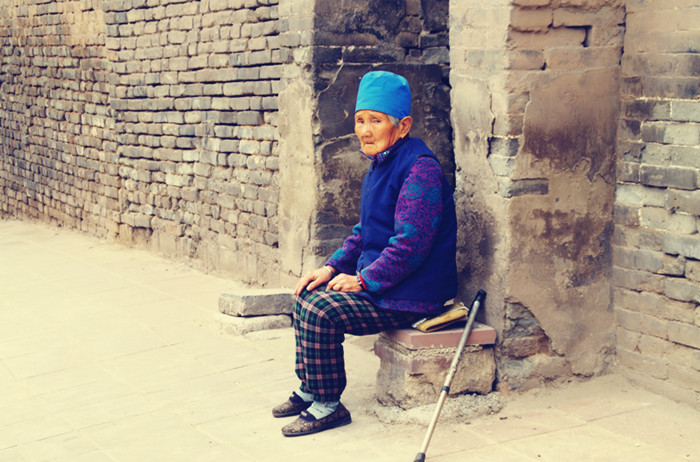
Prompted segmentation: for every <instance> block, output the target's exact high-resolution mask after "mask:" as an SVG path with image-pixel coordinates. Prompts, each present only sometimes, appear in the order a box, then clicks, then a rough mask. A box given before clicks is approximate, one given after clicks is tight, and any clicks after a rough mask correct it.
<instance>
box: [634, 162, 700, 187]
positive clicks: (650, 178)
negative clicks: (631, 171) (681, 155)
mask: <svg viewBox="0 0 700 462" xmlns="http://www.w3.org/2000/svg"><path fill="white" fill-rule="evenodd" d="M639 175H640V180H641V182H642V184H645V185H648V186H658V187H668V188H678V189H686V190H692V189H695V188H696V187H697V180H696V178H697V172H696V171H695V170H694V169H689V168H680V167H661V166H657V165H642V166H641V167H640V171H639Z"/></svg>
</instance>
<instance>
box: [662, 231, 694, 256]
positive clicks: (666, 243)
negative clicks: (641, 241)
mask: <svg viewBox="0 0 700 462" xmlns="http://www.w3.org/2000/svg"><path fill="white" fill-rule="evenodd" d="M663 251H664V252H666V253H668V254H670V255H682V256H684V257H687V258H692V259H694V260H700V235H698V234H695V235H692V236H681V235H676V234H665V235H664V236H663Z"/></svg>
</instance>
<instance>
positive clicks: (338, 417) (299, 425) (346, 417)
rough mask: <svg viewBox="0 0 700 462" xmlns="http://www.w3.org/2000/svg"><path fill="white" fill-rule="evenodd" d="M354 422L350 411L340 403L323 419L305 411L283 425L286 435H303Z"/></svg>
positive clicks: (283, 432) (283, 431)
mask: <svg viewBox="0 0 700 462" xmlns="http://www.w3.org/2000/svg"><path fill="white" fill-rule="evenodd" d="M350 422H352V419H351V418H350V411H348V410H347V409H345V406H343V405H342V404H338V409H336V410H335V411H333V412H332V413H330V414H328V415H327V416H326V417H324V418H322V419H316V417H314V416H313V415H311V413H309V412H308V411H303V412H302V413H301V415H300V416H299V417H298V418H297V420H295V421H294V422H292V423H290V424H289V425H285V426H284V427H282V434H283V435H284V436H302V435H310V434H311V433H318V432H322V431H324V430H330V429H331V428H336V427H342V426H343V425H347V424H349V423H350Z"/></svg>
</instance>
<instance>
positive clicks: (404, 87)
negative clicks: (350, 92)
mask: <svg viewBox="0 0 700 462" xmlns="http://www.w3.org/2000/svg"><path fill="white" fill-rule="evenodd" d="M363 109H368V110H370V111H379V112H383V113H384V114H389V115H392V116H394V117H397V118H399V119H403V118H404V117H408V116H409V115H411V88H410V87H409V86H408V81H407V80H406V79H405V78H403V77H402V76H400V75H398V74H394V73H393V72H386V71H372V72H368V73H367V74H365V75H364V77H362V80H360V88H359V89H358V90H357V103H356V104H355V112H357V111H361V110H363Z"/></svg>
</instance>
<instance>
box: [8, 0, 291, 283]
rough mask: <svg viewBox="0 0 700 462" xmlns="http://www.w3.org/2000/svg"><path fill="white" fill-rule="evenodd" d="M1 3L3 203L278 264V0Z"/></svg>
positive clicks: (208, 262) (225, 258)
mask: <svg viewBox="0 0 700 462" xmlns="http://www.w3.org/2000/svg"><path fill="white" fill-rule="evenodd" d="M0 6H2V10H3V11H4V12H8V13H9V14H7V15H3V18H1V19H0V21H2V22H0V38H1V39H2V57H3V61H2V63H3V64H2V67H1V68H0V82H2V87H1V88H2V89H1V92H2V98H0V130H2V133H1V135H2V136H1V143H2V147H3V154H5V155H3V156H2V160H0V162H2V164H1V167H2V173H1V174H0V175H1V176H0V188H2V191H3V199H2V200H0V204H1V205H0V207H1V210H2V212H3V213H4V214H8V215H17V216H25V217H34V218H38V219H49V220H51V221H54V222H56V223H60V224H62V225H66V226H70V227H75V228H80V229H84V230H86V231H90V232H92V233H94V234H97V235H100V236H112V237H117V238H119V239H122V240H125V241H127V242H130V243H133V244H137V245H146V246H149V247H150V248H152V249H154V250H157V251H160V252H163V253H165V254H168V255H171V256H187V257H195V259H196V260H197V261H199V262H201V263H202V264H203V265H204V267H205V268H208V269H222V270H225V271H234V272H236V273H237V275H238V276H239V277H240V278H242V279H245V280H260V279H261V278H262V279H265V278H266V277H267V278H270V279H272V278H271V277H270V273H274V267H275V265H274V262H275V249H276V247H277V242H278V229H277V200H278V196H279V188H278V179H277V176H278V164H279V162H278V156H277V143H278V132H277V120H278V109H277V93H278V92H279V90H280V77H281V72H282V71H281V66H282V64H283V63H284V62H285V61H286V60H287V58H288V52H287V50H286V49H285V48H283V47H282V46H281V45H280V41H279V38H278V35H279V25H280V21H279V18H278V12H277V2H276V1H274V0H248V1H186V2H185V1H180V0H172V1H171V0H148V1H146V0H134V1H121V0H108V1H104V2H95V1H91V0H83V1H80V2H69V1H52V2H49V1H46V0H30V1H28V2H24V3H23V4H22V5H19V4H17V3H16V2H10V1H3V2H0ZM234 254H236V255H237V256H236V257H234ZM241 262H248V263H247V264H241Z"/></svg>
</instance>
